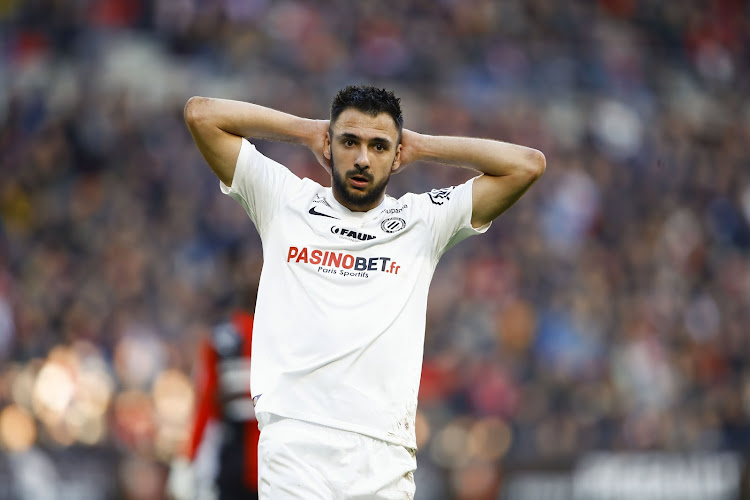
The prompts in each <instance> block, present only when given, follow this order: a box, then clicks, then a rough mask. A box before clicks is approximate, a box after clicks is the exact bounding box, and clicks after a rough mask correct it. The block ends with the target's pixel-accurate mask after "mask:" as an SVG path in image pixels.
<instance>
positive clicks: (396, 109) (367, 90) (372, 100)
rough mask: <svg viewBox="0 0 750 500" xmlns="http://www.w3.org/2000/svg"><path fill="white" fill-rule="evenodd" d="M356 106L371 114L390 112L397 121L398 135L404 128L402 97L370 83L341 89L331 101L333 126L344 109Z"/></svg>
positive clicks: (358, 109) (357, 108)
mask: <svg viewBox="0 0 750 500" xmlns="http://www.w3.org/2000/svg"><path fill="white" fill-rule="evenodd" d="M349 108H354V109H356V110H357V111H361V112H362V113H365V114H368V115H370V116H373V117H375V116H378V115H379V114H380V113H388V114H389V115H391V118H393V121H394V122H395V123H396V128H397V129H398V135H399V137H401V130H402V129H403V128H404V117H403V116H402V115H401V99H399V98H398V97H396V94H394V93H393V92H392V91H390V90H386V89H379V88H377V87H372V86H370V85H359V86H358V85H349V86H347V87H346V88H343V89H341V90H339V92H338V93H337V94H336V97H334V98H333V102H332V103H331V126H333V124H334V122H335V121H336V120H337V119H338V117H339V115H340V114H341V113H343V112H344V110H346V109H349Z"/></svg>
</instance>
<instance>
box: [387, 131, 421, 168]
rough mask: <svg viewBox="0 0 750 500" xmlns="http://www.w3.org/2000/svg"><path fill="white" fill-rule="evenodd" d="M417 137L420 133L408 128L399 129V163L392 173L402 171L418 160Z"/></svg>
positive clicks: (418, 137)
mask: <svg viewBox="0 0 750 500" xmlns="http://www.w3.org/2000/svg"><path fill="white" fill-rule="evenodd" d="M419 139H420V134H418V133H417V132H412V131H411V130H408V129H403V130H402V131H401V164H400V165H399V166H398V168H397V169H396V170H394V171H393V172H392V173H394V174H397V173H399V172H402V171H403V170H404V168H405V167H406V166H407V165H409V164H410V163H414V162H416V161H419V160H420V158H419V153H418V150H417V143H418V141H419Z"/></svg>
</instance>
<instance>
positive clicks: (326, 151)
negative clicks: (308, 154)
mask: <svg viewBox="0 0 750 500" xmlns="http://www.w3.org/2000/svg"><path fill="white" fill-rule="evenodd" d="M323 156H325V158H326V160H330V159H331V133H330V132H326V138H325V141H324V142H323Z"/></svg>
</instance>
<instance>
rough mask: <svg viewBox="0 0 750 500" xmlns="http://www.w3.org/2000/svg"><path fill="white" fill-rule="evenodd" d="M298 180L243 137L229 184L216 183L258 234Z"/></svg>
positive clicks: (293, 189)
mask: <svg viewBox="0 0 750 500" xmlns="http://www.w3.org/2000/svg"><path fill="white" fill-rule="evenodd" d="M301 183H302V180H301V179H300V178H299V177H297V176H296V175H294V174H293V173H292V172H291V171H290V170H289V169H288V168H286V167H285V166H284V165H282V164H280V163H278V162H275V161H273V160H272V159H270V158H268V157H266V156H264V155H263V154H261V153H260V152H259V151H258V150H257V149H256V148H255V146H254V145H253V144H251V143H250V142H249V141H248V140H247V139H244V138H243V139H242V146H241V147H240V153H239V155H238V156H237V164H236V166H235V169H234V178H233V180H232V185H231V187H230V186H227V185H226V184H224V183H223V182H221V181H219V187H220V188H221V192H222V193H224V194H226V195H229V196H230V197H231V198H233V199H234V200H235V201H237V202H238V203H239V204H240V205H242V208H244V209H245V212H247V215H248V216H250V219H251V220H252V221H253V223H254V224H255V227H256V228H257V229H258V233H260V235H261V236H262V235H263V233H264V230H265V228H266V227H267V226H268V224H269V222H270V221H271V220H272V219H273V217H274V215H276V212H277V211H278V208H279V207H280V206H281V205H282V204H283V202H284V200H285V199H287V197H288V195H289V194H292V193H294V192H295V191H297V190H298V189H299V186H300V184H301Z"/></svg>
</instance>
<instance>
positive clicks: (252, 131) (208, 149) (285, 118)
mask: <svg viewBox="0 0 750 500" xmlns="http://www.w3.org/2000/svg"><path fill="white" fill-rule="evenodd" d="M184 115H185V122H186V123H187V126H188V129H189V130H190V133H191V134H192V136H193V140H194V141H195V144H196V145H197V146H198V149H199V150H200V152H201V154H202V155H203V157H204V158H205V159H206V162H207V163H208V165H209V166H210V167H211V169H212V170H213V171H214V173H215V174H216V176H217V177H218V178H219V179H220V180H221V181H222V182H223V183H224V184H226V185H227V186H231V185H232V179H233V178H234V167H235V165H236V163H237V156H238V155H239V152H240V145H241V144H242V143H241V139H242V137H252V138H256V139H268V140H272V141H282V142H289V143H292V144H300V145H304V146H307V147H308V148H310V149H311V150H313V152H314V153H315V156H316V158H318V161H321V163H323V160H322V158H323V142H324V140H325V134H326V132H327V131H328V120H310V119H306V118H301V117H298V116H294V115H291V114H288V113H284V112H281V111H277V110H275V109H271V108H266V107H263V106H259V105H257V104H252V103H249V102H243V101H231V100H227V99H215V98H210V97H191V98H190V99H189V100H188V102H187V104H185V111H184ZM324 166H326V164H325V163H324Z"/></svg>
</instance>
